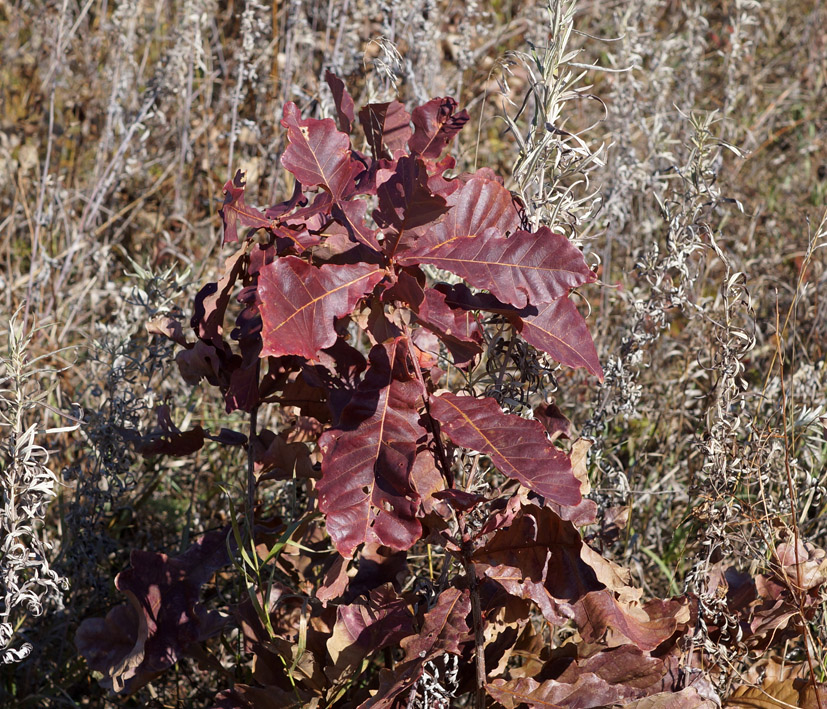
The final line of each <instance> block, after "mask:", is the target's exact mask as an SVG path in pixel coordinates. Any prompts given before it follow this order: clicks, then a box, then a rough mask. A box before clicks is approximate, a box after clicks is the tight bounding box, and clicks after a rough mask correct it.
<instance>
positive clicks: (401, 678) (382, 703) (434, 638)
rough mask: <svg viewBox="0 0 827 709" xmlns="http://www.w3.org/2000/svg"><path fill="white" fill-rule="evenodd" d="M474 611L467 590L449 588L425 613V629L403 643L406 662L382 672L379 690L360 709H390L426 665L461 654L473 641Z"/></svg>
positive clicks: (417, 678)
mask: <svg viewBox="0 0 827 709" xmlns="http://www.w3.org/2000/svg"><path fill="white" fill-rule="evenodd" d="M470 612H471V596H470V594H469V592H468V589H459V588H446V589H445V590H444V591H443V592H442V593H440V594H439V598H437V601H436V603H435V604H434V607H433V608H431V610H429V611H428V612H427V613H425V619H424V621H423V624H422V630H421V631H420V632H419V633H418V634H416V635H411V636H409V637H407V638H405V639H404V640H402V642H401V646H402V649H403V650H404V651H405V658H404V660H403V661H402V662H401V663H399V664H398V665H397V666H396V667H395V668H394V669H393V670H382V672H381V674H380V676H379V690H378V691H377V692H376V694H375V695H374V696H373V697H371V699H369V700H368V701H366V702H363V703H362V704H361V705H360V706H359V709H391V707H393V706H395V700H396V699H397V697H399V695H400V694H402V693H403V692H406V691H408V692H409V691H410V690H411V688H412V687H413V686H414V684H415V683H416V682H417V681H418V680H419V678H420V677H422V673H423V670H424V667H425V665H426V664H427V663H428V662H431V661H433V660H434V659H435V658H438V657H440V656H442V655H444V654H445V653H451V654H453V655H461V654H462V650H463V646H464V645H466V644H467V643H468V642H469V641H470V639H471V638H470V636H471V633H470V630H469V628H468V623H467V620H466V619H467V617H468V614H469V613H470Z"/></svg>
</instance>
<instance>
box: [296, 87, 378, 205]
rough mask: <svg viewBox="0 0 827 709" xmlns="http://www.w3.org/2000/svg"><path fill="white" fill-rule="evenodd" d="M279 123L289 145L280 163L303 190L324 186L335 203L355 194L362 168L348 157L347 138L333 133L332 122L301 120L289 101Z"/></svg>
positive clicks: (331, 120) (340, 133) (333, 126)
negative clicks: (304, 188) (299, 183)
mask: <svg viewBox="0 0 827 709" xmlns="http://www.w3.org/2000/svg"><path fill="white" fill-rule="evenodd" d="M281 124H282V125H283V126H284V127H285V128H286V129H287V139H288V141H289V142H290V145H289V146H288V147H287V150H285V151H284V153H283V154H282V156H281V164H282V165H283V166H284V167H285V168H286V169H287V170H289V171H290V172H291V173H293V175H294V176H295V177H296V179H297V180H298V181H299V182H301V183H302V184H303V185H305V186H306V187H323V188H324V189H325V190H326V191H327V192H329V193H330V195H331V197H332V198H333V200H334V201H340V200H343V199H347V198H348V197H349V196H351V195H352V194H353V193H354V192H355V189H356V185H355V181H354V178H355V177H356V176H357V175H358V174H359V173H360V172H362V171H363V170H364V169H365V168H364V165H363V164H362V163H360V162H359V161H358V160H354V159H353V157H352V156H351V148H350V138H349V137H348V136H347V134H345V133H342V132H340V131H338V130H336V124H335V123H334V122H333V119H331V118H325V119H323V120H316V119H315V118H306V119H304V120H302V118H301V114H300V113H299V109H298V107H297V106H296V104H294V103H292V102H288V103H286V104H285V106H284V118H282V121H281Z"/></svg>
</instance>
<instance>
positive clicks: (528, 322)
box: [513, 297, 603, 381]
mask: <svg viewBox="0 0 827 709" xmlns="http://www.w3.org/2000/svg"><path fill="white" fill-rule="evenodd" d="M513 320H515V321H516V322H517V323H518V325H517V326H518V329H519V330H520V334H521V335H522V336H523V338H524V339H525V341H526V342H528V344H530V345H532V346H533V347H536V348H537V349H538V350H541V351H543V352H546V353H548V354H549V355H551V356H552V357H554V359H556V360H557V361H558V362H559V363H560V364H563V365H565V366H567V367H572V368H574V369H577V368H578V367H585V369H586V370H587V371H589V372H591V373H592V374H594V375H595V376H596V377H598V378H599V379H600V380H601V381H603V368H602V367H601V366H600V360H599V359H598V357H597V350H596V349H595V347H594V341H593V340H592V336H591V333H590V332H589V327H588V325H586V321H585V320H584V319H583V316H582V315H581V314H580V312H579V311H578V310H577V308H576V307H575V305H574V303H572V302H571V300H570V299H569V298H568V297H564V298H559V299H558V300H555V301H554V302H552V303H548V304H547V305H542V306H539V308H538V309H537V313H536V315H525V314H522V313H521V317H520V318H519V320H517V319H516V318H513Z"/></svg>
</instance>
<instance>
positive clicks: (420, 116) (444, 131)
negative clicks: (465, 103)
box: [408, 98, 470, 158]
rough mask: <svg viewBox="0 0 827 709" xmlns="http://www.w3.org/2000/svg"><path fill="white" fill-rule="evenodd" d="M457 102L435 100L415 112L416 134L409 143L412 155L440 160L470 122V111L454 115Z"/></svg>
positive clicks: (441, 99) (443, 99)
mask: <svg viewBox="0 0 827 709" xmlns="http://www.w3.org/2000/svg"><path fill="white" fill-rule="evenodd" d="M456 107H457V102H456V101H454V99H452V98H434V99H431V100H430V101H428V103H426V104H423V105H422V106H417V107H416V108H415V109H414V110H413V114H412V118H413V124H414V134H413V136H412V137H411V139H410V140H409V141H408V146H409V147H410V149H411V152H412V153H418V154H419V155H422V157H425V158H438V157H439V156H440V155H442V151H443V150H445V147H446V146H447V145H448V143H450V142H451V140H452V139H453V137H454V136H455V135H456V134H457V133H458V132H459V131H460V130H461V129H462V127H463V126H464V125H465V124H466V123H467V122H468V119H469V118H470V116H469V115H468V111H466V110H464V109H463V110H462V111H460V112H459V113H456V114H455V113H454V111H455V110H456Z"/></svg>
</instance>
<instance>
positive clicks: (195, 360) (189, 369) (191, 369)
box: [175, 340, 223, 386]
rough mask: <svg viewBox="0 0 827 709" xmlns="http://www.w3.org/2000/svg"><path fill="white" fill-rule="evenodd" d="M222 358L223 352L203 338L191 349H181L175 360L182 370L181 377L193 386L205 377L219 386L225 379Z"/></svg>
mask: <svg viewBox="0 0 827 709" xmlns="http://www.w3.org/2000/svg"><path fill="white" fill-rule="evenodd" d="M222 359H223V358H222V355H221V353H219V352H218V350H216V348H215V347H213V346H212V345H210V344H207V343H206V342H203V341H202V340H198V342H196V343H195V344H194V345H193V346H192V347H190V348H189V349H186V350H181V351H180V352H179V353H178V354H177V355H175V362H176V364H177V365H178V370H179V371H180V372H181V377H182V378H183V379H184V381H185V382H186V383H187V384H190V385H191V386H194V385H196V384H198V382H200V381H201V380H202V379H204V378H206V380H207V381H208V382H209V383H210V384H212V385H213V386H219V385H220V384H221V383H222V381H223V379H222V377H221V375H222V368H221V363H222Z"/></svg>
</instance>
